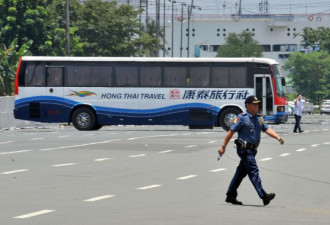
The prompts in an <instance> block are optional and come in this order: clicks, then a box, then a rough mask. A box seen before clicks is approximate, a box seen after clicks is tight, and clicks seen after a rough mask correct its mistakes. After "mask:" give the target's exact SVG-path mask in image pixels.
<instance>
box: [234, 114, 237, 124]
mask: <svg viewBox="0 0 330 225" xmlns="http://www.w3.org/2000/svg"><path fill="white" fill-rule="evenodd" d="M237 122H238V117H237V116H236V117H235V119H234V124H235V123H237Z"/></svg>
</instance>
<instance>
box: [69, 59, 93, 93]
mask: <svg viewBox="0 0 330 225" xmlns="http://www.w3.org/2000/svg"><path fill="white" fill-rule="evenodd" d="M91 84H92V66H91V65H90V64H89V63H76V64H72V65H70V66H68V67H67V77H66V83H65V85H66V86H67V87H90V86H91Z"/></svg>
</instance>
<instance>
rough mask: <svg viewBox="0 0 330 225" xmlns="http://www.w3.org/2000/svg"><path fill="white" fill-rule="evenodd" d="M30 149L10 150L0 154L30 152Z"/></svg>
mask: <svg viewBox="0 0 330 225" xmlns="http://www.w3.org/2000/svg"><path fill="white" fill-rule="evenodd" d="M31 151H32V150H19V151H12V152H1V153H0V155H8V154H16V153H23V152H31Z"/></svg>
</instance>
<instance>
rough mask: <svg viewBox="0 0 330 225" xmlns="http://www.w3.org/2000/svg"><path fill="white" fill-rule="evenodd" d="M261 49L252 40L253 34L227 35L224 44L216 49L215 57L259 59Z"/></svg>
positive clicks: (246, 32) (244, 32)
mask: <svg viewBox="0 0 330 225" xmlns="http://www.w3.org/2000/svg"><path fill="white" fill-rule="evenodd" d="M262 52H263V48H262V47H261V46H260V45H259V43H258V41H256V40H254V39H253V33H252V32H248V31H243V32H242V33H239V34H236V33H229V35H228V37H227V38H226V44H224V45H222V46H220V47H219V48H218V53H217V57H261V56H262Z"/></svg>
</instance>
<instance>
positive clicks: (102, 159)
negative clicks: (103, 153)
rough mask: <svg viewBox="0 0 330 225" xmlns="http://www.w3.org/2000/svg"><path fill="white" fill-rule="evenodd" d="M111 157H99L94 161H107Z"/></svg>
mask: <svg viewBox="0 0 330 225" xmlns="http://www.w3.org/2000/svg"><path fill="white" fill-rule="evenodd" d="M110 159H112V158H100V159H95V160H94V161H95V162H102V161H107V160H110Z"/></svg>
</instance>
